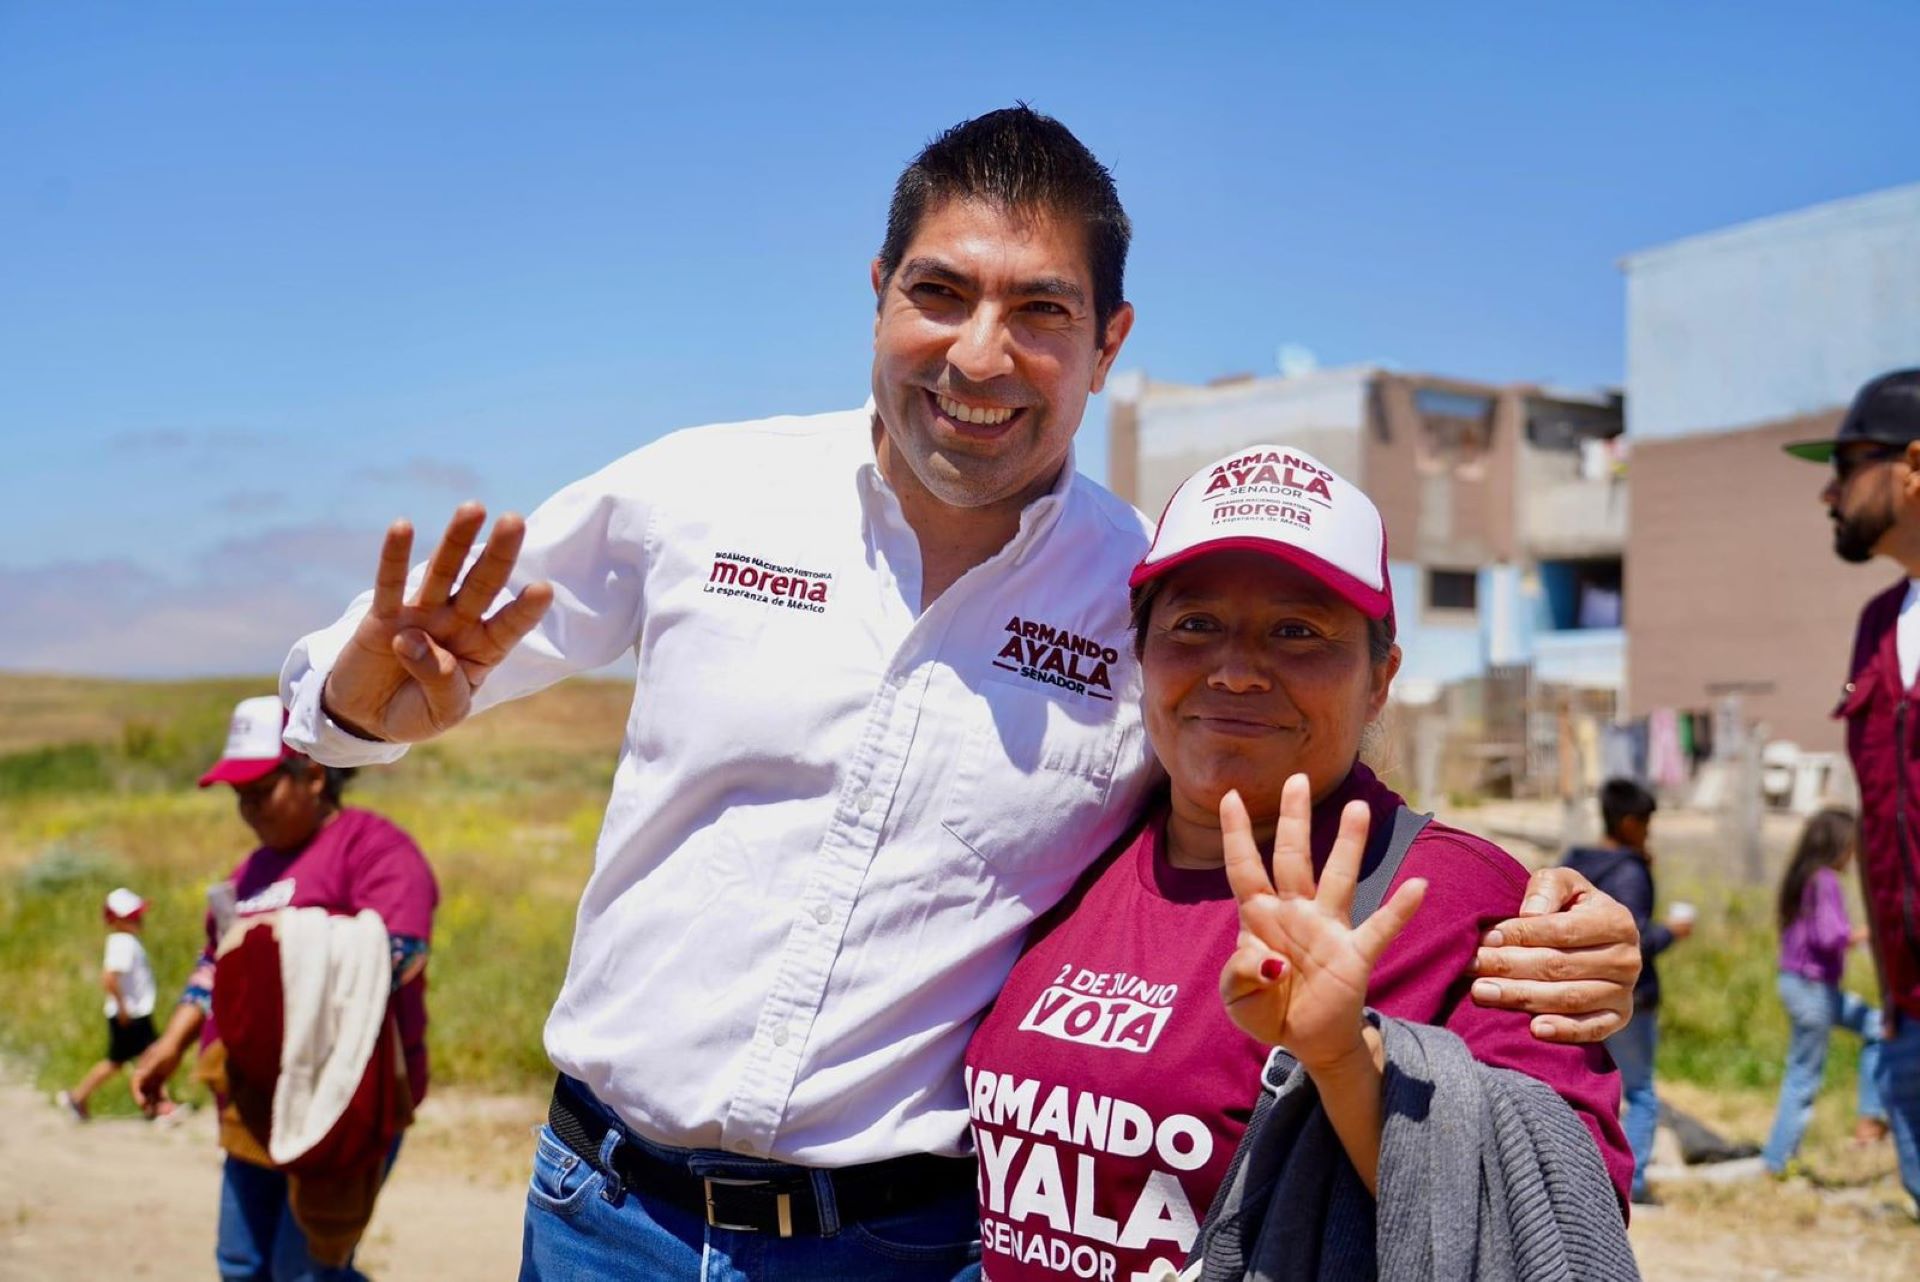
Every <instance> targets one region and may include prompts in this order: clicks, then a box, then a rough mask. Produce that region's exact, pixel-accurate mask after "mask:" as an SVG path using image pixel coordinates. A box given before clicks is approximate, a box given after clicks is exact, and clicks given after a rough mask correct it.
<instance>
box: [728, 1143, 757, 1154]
mask: <svg viewBox="0 0 1920 1282" xmlns="http://www.w3.org/2000/svg"><path fill="white" fill-rule="evenodd" d="M733 1151H734V1152H736V1153H752V1152H754V1151H756V1150H755V1149H754V1147H753V1141H752V1140H735V1141H734V1142H733Z"/></svg>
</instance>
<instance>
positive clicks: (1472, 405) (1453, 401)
mask: <svg viewBox="0 0 1920 1282" xmlns="http://www.w3.org/2000/svg"><path fill="white" fill-rule="evenodd" d="M1413 408H1414V410H1415V411H1416V412H1417V413H1418V414H1419V415H1420V433H1421V441H1420V444H1421V453H1422V454H1423V455H1424V456H1425V457H1426V458H1428V459H1430V460H1432V461H1434V462H1437V463H1441V464H1444V465H1446V466H1450V467H1457V466H1460V465H1463V464H1470V463H1476V462H1478V461H1479V460H1480V458H1481V457H1482V456H1483V455H1484V454H1486V452H1487V451H1488V450H1489V449H1491V448H1492V446H1493V397H1491V396H1475V395H1472V394H1469V393H1466V392H1449V391H1446V390H1444V389H1442V388H1438V387H1417V388H1415V389H1414V392H1413Z"/></svg>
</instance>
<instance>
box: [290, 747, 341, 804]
mask: <svg viewBox="0 0 1920 1282" xmlns="http://www.w3.org/2000/svg"><path fill="white" fill-rule="evenodd" d="M284 768H285V769H287V770H289V771H291V772H293V773H294V774H295V775H298V776H301V777H304V776H305V775H306V774H307V772H308V771H312V770H318V771H320V772H322V773H323V774H325V775H326V777H327V781H326V783H324V784H323V785H321V788H320V799H321V800H322V801H325V802H326V803H327V804H328V805H329V806H332V807H333V808H334V809H336V810H338V809H339V808H340V794H341V793H343V792H345V791H346V788H347V780H349V779H351V778H353V776H354V775H355V774H356V773H358V771H357V770H356V769H355V768H354V767H352V766H323V765H321V764H320V763H319V762H317V761H315V760H314V759H313V758H311V757H293V758H290V759H289V760H288V761H287V764H286V766H285V767H284Z"/></svg>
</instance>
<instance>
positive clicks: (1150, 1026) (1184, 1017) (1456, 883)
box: [966, 766, 1632, 1282]
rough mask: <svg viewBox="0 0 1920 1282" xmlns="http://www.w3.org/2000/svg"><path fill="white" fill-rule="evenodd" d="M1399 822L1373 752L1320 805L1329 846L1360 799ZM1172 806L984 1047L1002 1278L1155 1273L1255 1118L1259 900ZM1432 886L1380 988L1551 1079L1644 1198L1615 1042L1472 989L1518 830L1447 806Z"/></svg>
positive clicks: (975, 1054)
mask: <svg viewBox="0 0 1920 1282" xmlns="http://www.w3.org/2000/svg"><path fill="white" fill-rule="evenodd" d="M1354 798H1360V799H1363V800H1365V801H1366V802H1367V803H1368V805H1369V807H1370V808H1371V810H1372V813H1373V830H1374V831H1375V832H1382V831H1386V830H1387V829H1388V828H1389V827H1390V825H1391V823H1392V819H1393V814H1394V811H1395V810H1396V809H1397V808H1398V807H1399V805H1400V798H1399V797H1398V796H1396V795H1395V794H1394V793H1393V792H1392V791H1391V790H1390V789H1388V788H1387V787H1386V786H1385V785H1383V784H1381V783H1380V782H1379V780H1378V779H1376V778H1375V777H1374V775H1373V773H1372V772H1371V771H1370V770H1368V769H1367V768H1366V767H1364V766H1355V767H1354V770H1353V773H1352V774H1351V775H1350V776H1349V777H1348V779H1347V781H1346V782H1345V783H1344V784H1342V785H1341V786H1340V787H1339V788H1338V789H1336V790H1335V791H1334V793H1333V794H1332V795H1331V796H1329V797H1328V798H1326V799H1325V800H1324V801H1322V802H1321V803H1320V804H1319V805H1318V806H1316V807H1315V809H1314V816H1313V833H1314V864H1315V867H1316V868H1318V867H1319V866H1321V865H1322V864H1324V863H1325V861H1326V857H1327V853H1328V851H1329V849H1330V848H1331V847H1332V844H1333V837H1334V833H1335V832H1336V831H1337V829H1338V816H1339V813H1340V809H1341V807H1343V806H1344V805H1345V804H1346V803H1347V802H1348V801H1350V800H1353V799H1354ZM1165 833H1166V814H1165V811H1164V809H1161V810H1159V811H1157V812H1156V813H1154V814H1152V815H1150V816H1149V817H1148V818H1147V819H1146V820H1145V822H1144V823H1143V826H1142V827H1141V828H1140V829H1139V830H1138V831H1137V832H1136V833H1135V835H1134V836H1133V837H1132V838H1131V839H1130V840H1124V841H1123V842H1122V844H1121V847H1120V848H1119V849H1118V850H1117V851H1116V852H1115V853H1113V854H1111V855H1110V856H1109V857H1107V858H1105V859H1103V860H1101V861H1100V863H1099V864H1097V865H1096V866H1095V867H1094V868H1092V869H1091V870H1089V872H1088V873H1087V876H1086V878H1085V879H1083V880H1082V882H1081V883H1080V885H1079V886H1078V887H1076V889H1075V890H1074V892H1073V894H1072V895H1070V896H1069V897H1068V898H1067V899H1066V900H1065V901H1064V902H1063V903H1062V904H1061V905H1060V907H1059V908H1057V909H1056V910H1055V911H1054V912H1053V913H1052V914H1051V915H1050V916H1049V917H1048V918H1047V919H1046V920H1045V921H1044V922H1043V923H1041V925H1040V926H1039V927H1037V928H1036V932H1035V938H1034V940H1033V941H1032V942H1031V943H1030V945H1029V947H1028V949H1027V952H1026V954H1025V955H1024V956H1023V957H1022V958H1021V960H1020V962H1019V963H1018V964H1017V965H1016V966H1015V967H1014V969H1013V973H1012V975H1011V976H1009V978H1008V980H1007V983H1006V987H1005V988H1004V989H1002V990H1001V994H1000V997H999V999H998V1001H996V1003H995V1004H994V1007H993V1009H992V1010H991V1011H990V1012H988V1014H987V1016H986V1018H985V1019H984V1020H983V1021H982V1022H981V1025H980V1027H979V1029H978V1031H976V1032H975V1034H974V1037H973V1041H972V1044H971V1045H970V1046H969V1047H968V1050H967V1069H966V1080H967V1089H968V1100H969V1111H970V1114H971V1117H972V1129H973V1137H974V1142H975V1146H976V1149H977V1151H978V1155H979V1156H978V1160H979V1167H980V1170H979V1185H980V1224H981V1237H982V1241H983V1244H984V1245H983V1254H982V1261H983V1263H984V1266H985V1273H986V1276H987V1278H988V1279H991V1282H1018V1280H1020V1279H1044V1280H1046V1282H1058V1280H1059V1279H1065V1278H1094V1279H1103V1280H1110V1282H1134V1278H1135V1275H1136V1274H1137V1273H1139V1274H1142V1275H1144V1271H1145V1270H1147V1269H1148V1267H1149V1266H1150V1265H1151V1264H1152V1263H1153V1261H1154V1260H1155V1259H1156V1258H1158V1259H1164V1260H1166V1261H1168V1262H1169V1263H1172V1264H1175V1265H1178V1264H1180V1263H1181V1262H1182V1261H1184V1260H1185V1258H1186V1255H1187V1251H1188V1249H1189V1248H1190V1247H1191V1246H1192V1245H1193V1241H1194V1238H1195V1236H1196V1234H1197V1232H1198V1229H1199V1225H1200V1223H1201V1221H1202V1220H1203V1219H1205V1217H1206V1213H1207V1207H1208V1206H1209V1205H1210V1204H1211V1202H1212V1201H1213V1195H1214V1193H1215V1191H1216V1190H1217V1189H1218V1188H1219V1187H1220V1183H1221V1181H1222V1180H1224V1179H1225V1177H1226V1171H1227V1166H1228V1163H1229V1162H1230V1161H1231V1159H1232V1156H1233V1150H1234V1147H1235V1145H1237V1144H1238V1143H1239V1142H1240V1137H1241V1135H1242V1134H1243V1133H1244V1132H1245V1130H1246V1126H1247V1119H1248V1116H1249V1114H1250V1113H1251V1111H1252V1107H1253V1101H1254V1098H1255V1094H1256V1092H1257V1091H1258V1089H1259V1080H1260V1070H1261V1067H1262V1066H1263V1065H1264V1064H1265V1063H1266V1059H1267V1054H1268V1048H1267V1047H1265V1046H1263V1045H1261V1044H1260V1043H1258V1042H1256V1041H1254V1040H1253V1039H1252V1038H1250V1037H1248V1036H1247V1035H1246V1034H1244V1033H1242V1032H1241V1031H1240V1030H1239V1029H1237V1028H1235V1027H1234V1026H1233V1023H1232V1021H1230V1020H1229V1019H1228V1018H1227V1013H1226V1010H1225V1008H1224V1007H1222V1005H1221V1002H1220V989H1219V982H1220V968H1221V967H1222V966H1224V965H1225V964H1226V960H1227V958H1228V956H1229V955H1231V953H1232V952H1233V949H1234V944H1235V941H1236V939H1237V936H1238V933H1239V913H1238V910H1237V908H1236V906H1235V904H1234V899H1233V892H1232V890H1231V888H1230V887H1229V886H1228V885H1227V878H1226V873H1225V871H1224V870H1221V869H1183V868H1175V867H1173V866H1172V865H1170V864H1169V863H1168V862H1167V858H1166V853H1165V846H1164V843H1165ZM1408 877H1425V878H1426V879H1427V880H1428V882H1429V887H1428V890H1427V898H1426V902H1425V903H1424V904H1423V905H1422V906H1421V909H1420V911H1419V913H1418V914H1416V915H1415V917H1414V919H1413V921H1412V923H1411V924H1410V925H1408V927H1407V928H1406V930H1405V931H1404V932H1403V933H1402V934H1401V936H1400V938H1399V939H1397V940H1395V941H1394V943H1393V945H1392V947H1390V948H1389V949H1388V950H1387V952H1386V954H1385V955H1384V956H1382V957H1381V959H1380V963H1379V965H1378V966H1377V967H1375V969H1374V972H1373V980H1372V983H1371V985H1370V986H1369V989H1368V994H1367V998H1368V1003H1369V1004H1370V1005H1372V1006H1373V1007H1374V1008H1376V1009H1378V1010H1380V1011H1382V1012H1384V1013H1386V1014H1389V1015H1395V1016H1398V1017H1400V1018H1402V1019H1410V1020H1419V1021H1422V1022H1425V1023H1433V1024H1440V1025H1442V1026H1444V1027H1446V1028H1448V1029H1451V1030H1452V1031H1453V1032H1455V1033H1457V1034H1458V1035H1459V1036H1460V1037H1461V1038H1462V1040H1464V1041H1465V1042H1466V1044H1467V1046H1468V1047H1469V1049H1471V1050H1472V1052H1473V1054H1474V1056H1475V1057H1476V1058H1478V1059H1479V1060H1481V1061H1482V1062H1484V1063H1488V1064H1495V1065H1499V1066H1501V1067H1505V1068H1513V1069H1518V1070H1519V1071H1521V1072H1524V1073H1527V1074H1530V1075H1531V1076H1533V1077H1535V1078H1538V1079H1540V1080H1541V1081H1544V1082H1546V1083H1547V1084H1548V1085H1550V1086H1552V1087H1553V1088H1554V1089H1555V1090H1556V1091H1557V1092H1559V1093H1560V1095H1562V1096H1563V1097H1564V1098H1565V1099H1566V1100H1567V1102H1568V1103H1569V1104H1571V1105H1572V1106H1573V1107H1574V1108H1575V1109H1576V1110H1577V1111H1578V1112H1579V1114H1580V1116H1581V1119H1582V1120H1583V1121H1584V1122H1585V1123H1586V1124H1587V1128H1588V1130H1589V1131H1591V1132H1592V1134H1593V1136H1594V1140H1595V1142H1596V1143H1597V1144H1598V1145H1599V1148H1600V1153H1601V1156H1602V1157H1603V1158H1604V1159H1605V1160H1606V1164H1607V1170H1608V1173H1609V1175H1611V1176H1612V1178H1613V1181H1614V1184H1615V1190H1616V1194H1617V1195H1618V1196H1620V1197H1621V1199H1622V1201H1623V1202H1624V1199H1625V1191H1626V1187H1627V1181H1628V1179H1629V1178H1630V1175H1631V1171H1632V1157H1631V1154H1630V1153H1629V1151H1628V1149H1627V1145H1626V1140H1625V1138H1624V1136H1623V1135H1622V1133H1621V1130H1620V1124H1619V1121H1618V1109H1619V1101H1620V1088H1619V1078H1618V1076H1617V1075H1616V1074H1615V1073H1613V1072H1612V1071H1611V1066H1610V1064H1609V1062H1608V1060H1607V1059H1606V1056H1605V1052H1604V1051H1602V1050H1601V1049H1600V1048H1598V1047H1568V1046H1553V1045H1549V1044H1547V1043H1544V1042H1541V1041H1539V1040H1537V1039H1536V1038H1534V1037H1533V1035H1532V1034H1531V1032H1530V1031H1529V1029H1528V1022H1529V1018H1530V1017H1529V1016H1527V1015H1525V1014H1522V1013H1513V1012H1506V1011H1490V1010H1484V1009H1482V1008H1480V1007H1478V1006H1475V1005H1474V1004H1473V1003H1472V1002H1471V1001H1470V1000H1468V998H1467V996H1466V991H1467V988H1468V985H1469V984H1470V983H1471V976H1470V974H1469V973H1468V967H1469V965H1470V964H1471V962H1472V960H1473V956H1474V952H1475V949H1476V948H1477V947H1478V943H1479V936H1480V932H1481V931H1482V930H1483V929H1484V928H1485V927H1486V926H1487V925H1490V924H1491V923H1493V922H1495V921H1498V920H1500V919H1502V918H1505V917H1508V916H1511V915H1512V914H1513V912H1514V911H1515V910H1516V909H1517V908H1518V906H1519V901H1520V895H1521V892H1522V890H1523V889H1524V887H1525V885H1526V873H1525V871H1524V870H1523V869H1522V868H1521V867H1520V865H1519V864H1518V863H1516V862H1515V861H1514V860H1513V859H1512V858H1511V857H1510V856H1508V855H1507V854H1506V853H1505V852H1503V851H1501V850H1500V849H1499V848H1498V847H1496V846H1493V845H1491V844H1489V843H1488V842H1485V841H1482V840H1481V839H1480V838H1478V837H1474V836H1472V835H1470V834H1468V833H1464V832H1460V831H1459V830H1457V829H1453V828H1448V827H1446V826H1445V825H1441V824H1428V825H1427V827H1426V828H1425V829H1424V830H1423V831H1422V833H1421V835H1420V836H1419V838H1417V839H1416V840H1415V842H1414V844H1413V846H1412V848H1411V849H1410V850H1409V851H1408V852H1407V858H1406V860H1405V862H1404V864H1403V865H1402V867H1401V870H1400V872H1399V874H1398V875H1397V876H1396V878H1395V884H1396V885H1397V884H1398V883H1399V882H1400V881H1402V880H1405V879H1406V878H1408Z"/></svg>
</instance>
